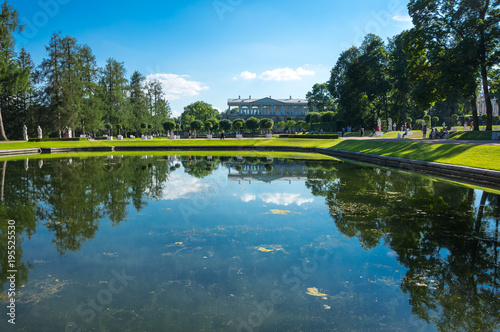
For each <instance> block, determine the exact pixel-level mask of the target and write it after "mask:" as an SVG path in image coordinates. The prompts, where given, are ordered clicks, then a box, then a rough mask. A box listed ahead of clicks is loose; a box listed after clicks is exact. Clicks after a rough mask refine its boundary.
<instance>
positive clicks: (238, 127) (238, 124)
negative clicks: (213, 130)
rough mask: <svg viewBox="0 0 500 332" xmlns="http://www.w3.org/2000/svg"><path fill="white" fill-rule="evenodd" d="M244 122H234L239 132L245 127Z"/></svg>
mask: <svg viewBox="0 0 500 332" xmlns="http://www.w3.org/2000/svg"><path fill="white" fill-rule="evenodd" d="M243 125H244V122H241V121H236V120H235V121H234V122H233V127H234V128H235V129H236V130H237V132H238V134H239V133H240V129H241V128H242V127H243Z"/></svg>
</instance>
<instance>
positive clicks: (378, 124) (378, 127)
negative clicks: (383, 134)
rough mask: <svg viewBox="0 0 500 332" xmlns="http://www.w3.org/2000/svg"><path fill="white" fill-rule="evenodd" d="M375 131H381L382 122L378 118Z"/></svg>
mask: <svg viewBox="0 0 500 332" xmlns="http://www.w3.org/2000/svg"><path fill="white" fill-rule="evenodd" d="M377 131H382V121H380V118H378V119H377Z"/></svg>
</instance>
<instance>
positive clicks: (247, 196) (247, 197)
mask: <svg viewBox="0 0 500 332" xmlns="http://www.w3.org/2000/svg"><path fill="white" fill-rule="evenodd" d="M256 199H257V196H255V195H251V194H245V195H243V196H241V200H242V201H243V202H245V203H248V202H251V201H255V200H256Z"/></svg>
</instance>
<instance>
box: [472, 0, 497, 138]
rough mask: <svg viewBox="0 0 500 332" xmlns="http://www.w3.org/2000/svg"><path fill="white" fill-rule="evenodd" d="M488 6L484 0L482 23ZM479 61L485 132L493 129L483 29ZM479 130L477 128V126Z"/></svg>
mask: <svg viewBox="0 0 500 332" xmlns="http://www.w3.org/2000/svg"><path fill="white" fill-rule="evenodd" d="M489 6H490V1H489V0H486V3H485V5H484V7H483V10H481V13H480V19H481V21H483V22H484V20H485V17H486V11H487V10H488V7H489ZM479 42H480V44H479V52H480V54H479V59H480V60H481V78H482V80H483V93H484V102H485V104H486V130H489V131H491V130H492V129H493V106H492V105H491V97H490V89H489V87H488V69H487V68H486V40H485V36H484V27H482V28H481V32H480V40H479ZM475 124H476V121H474V130H475V127H476V126H475ZM478 130H479V126H478Z"/></svg>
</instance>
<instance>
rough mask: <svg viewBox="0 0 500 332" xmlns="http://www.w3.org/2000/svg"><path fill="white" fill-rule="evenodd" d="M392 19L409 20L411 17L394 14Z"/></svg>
mask: <svg viewBox="0 0 500 332" xmlns="http://www.w3.org/2000/svg"><path fill="white" fill-rule="evenodd" d="M392 19H393V20H394V21H398V22H411V21H412V20H411V17H410V16H408V15H396V16H393V17H392Z"/></svg>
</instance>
